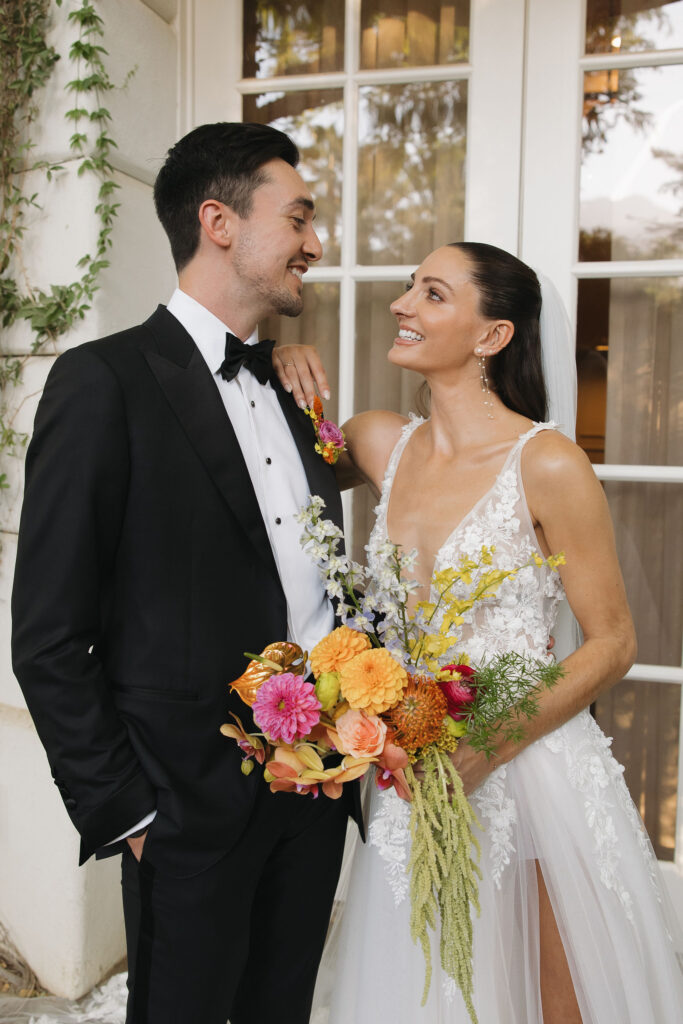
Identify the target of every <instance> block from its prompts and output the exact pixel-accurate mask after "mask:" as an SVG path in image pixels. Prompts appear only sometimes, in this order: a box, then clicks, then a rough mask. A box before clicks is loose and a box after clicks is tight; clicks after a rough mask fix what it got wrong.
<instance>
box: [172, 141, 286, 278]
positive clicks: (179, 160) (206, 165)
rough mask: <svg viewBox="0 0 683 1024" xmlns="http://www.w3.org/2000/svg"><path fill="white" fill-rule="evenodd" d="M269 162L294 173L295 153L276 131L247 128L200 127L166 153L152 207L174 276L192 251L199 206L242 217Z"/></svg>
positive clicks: (262, 179) (194, 249)
mask: <svg viewBox="0 0 683 1024" xmlns="http://www.w3.org/2000/svg"><path fill="white" fill-rule="evenodd" d="M275 159H280V160H284V161H285V162H286V163H288V164H289V165H290V166H291V167H296V165H297V164H298V163H299V150H298V149H297V147H296V145H295V144H294V143H293V142H292V140H291V139H290V138H289V136H288V135H285V134H284V132H280V131H278V130H277V128H271V126H270V125H267V124H252V123H249V122H245V123H243V124H241V123H239V122H234V123H233V122H228V121H224V122H219V123H217V124H203V125H200V126H199V128H195V129H194V131H191V132H190V133H189V134H188V135H185V136H184V137H183V138H182V139H180V141H179V142H176V144H175V146H172V147H171V149H169V151H168V155H167V157H166V161H165V163H164V165H163V167H162V168H161V170H160V171H159V174H158V175H157V179H156V181H155V183H154V205H155V206H156V211H157V216H158V218H159V220H160V221H161V224H162V226H163V228H164V231H165V232H166V234H167V235H168V240H169V242H170V243H171V252H172V254H173V260H174V262H175V265H176V269H177V270H182V269H183V267H184V266H185V265H186V264H187V263H189V262H190V260H191V259H192V257H193V256H194V254H195V252H196V251H197V246H198V245H199V219H198V217H197V213H198V211H199V207H200V206H201V205H202V203H203V202H204V201H205V200H206V199H217V200H218V201H219V202H221V203H224V204H225V205H226V206H229V207H230V208H231V209H233V210H234V211H235V213H236V214H237V215H238V216H239V217H242V218H246V217H248V216H249V214H250V212H251V207H252V199H253V195H254V191H255V189H257V188H258V187H259V185H263V184H264V183H265V182H266V181H267V174H266V172H265V171H264V170H263V165H264V164H267V163H268V162H269V161H270V160H275Z"/></svg>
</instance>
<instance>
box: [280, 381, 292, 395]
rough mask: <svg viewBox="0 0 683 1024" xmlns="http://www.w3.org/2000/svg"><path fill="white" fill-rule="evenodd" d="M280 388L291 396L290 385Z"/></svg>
mask: <svg viewBox="0 0 683 1024" xmlns="http://www.w3.org/2000/svg"><path fill="white" fill-rule="evenodd" d="M282 386H283V388H284V389H285V391H286V392H287V394H288V395H291V393H292V385H291V384H283V385H282Z"/></svg>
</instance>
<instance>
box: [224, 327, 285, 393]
mask: <svg viewBox="0 0 683 1024" xmlns="http://www.w3.org/2000/svg"><path fill="white" fill-rule="evenodd" d="M274 346H275V342H274V341H268V340H267V339H266V340H264V341H259V342H257V344H256V345H245V344H244V342H243V341H240V339H239V338H236V337H235V335H234V334H230V332H229V331H228V332H227V334H226V335H225V359H224V360H223V362H222V363H221V365H220V366H219V368H218V371H217V372H218V373H220V375H221V377H222V378H223V380H233V379H234V378H235V377H236V376H237V374H238V373H239V372H240V368H241V367H242V366H246V368H247V369H248V370H251V372H252V373H253V374H254V376H255V377H256V380H257V381H258V382H259V384H265V383H266V381H267V380H268V378H269V377H270V375H271V372H272V368H273V363H272V351H273V348H274Z"/></svg>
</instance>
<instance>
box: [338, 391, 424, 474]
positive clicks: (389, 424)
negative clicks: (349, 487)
mask: <svg viewBox="0 0 683 1024" xmlns="http://www.w3.org/2000/svg"><path fill="white" fill-rule="evenodd" d="M408 422H409V420H408V418H407V417H406V416H401V415H400V414H399V413H396V412H390V411H389V410H388V409H374V410H372V411H371V412H362V413H359V414H358V415H357V416H352V417H351V419H350V420H347V421H346V423H345V424H344V425H343V430H344V434H345V435H346V446H347V448H348V452H349V455H350V457H351V459H352V461H353V462H354V463H355V465H356V466H357V467H358V468H359V469H360V470H361V472H362V473H363V475H364V477H365V478H366V479H367V480H368V482H372V483H373V484H375V486H379V485H381V482H382V479H383V477H384V471H385V469H386V466H387V462H388V461H389V457H390V456H391V453H392V451H393V450H394V448H395V446H396V443H397V441H398V439H399V438H400V436H401V431H402V430H403V428H404V427H405V425H406V423H408Z"/></svg>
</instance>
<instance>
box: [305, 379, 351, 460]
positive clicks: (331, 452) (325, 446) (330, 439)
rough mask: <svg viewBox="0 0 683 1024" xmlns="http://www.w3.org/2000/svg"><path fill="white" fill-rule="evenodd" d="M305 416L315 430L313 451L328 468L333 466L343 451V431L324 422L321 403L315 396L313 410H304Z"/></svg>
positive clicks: (329, 421) (334, 424)
mask: <svg viewBox="0 0 683 1024" xmlns="http://www.w3.org/2000/svg"><path fill="white" fill-rule="evenodd" d="M304 412H305V413H306V415H307V416H310V417H311V419H312V421H313V429H314V430H315V437H316V441H315V450H316V451H317V453H318V455H322V457H323V458H324V460H325V462H326V463H327V464H328V465H329V466H334V464H335V463H336V461H337V459H338V458H339V456H340V455H341V453H342V452H343V451H345V450H346V449H345V447H344V441H345V440H346V439H345V437H344V431H343V430H342V429H341V428H340V427H338V426H337V424H336V423H333V422H332V420H326V419H325V417H324V416H323V403H322V402H321V401H320V399H319V398H318V396H317V395H316V396H315V398H314V399H313V408H312V409H311V408H309V407H308V406H307V407H306V409H305V410H304Z"/></svg>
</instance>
